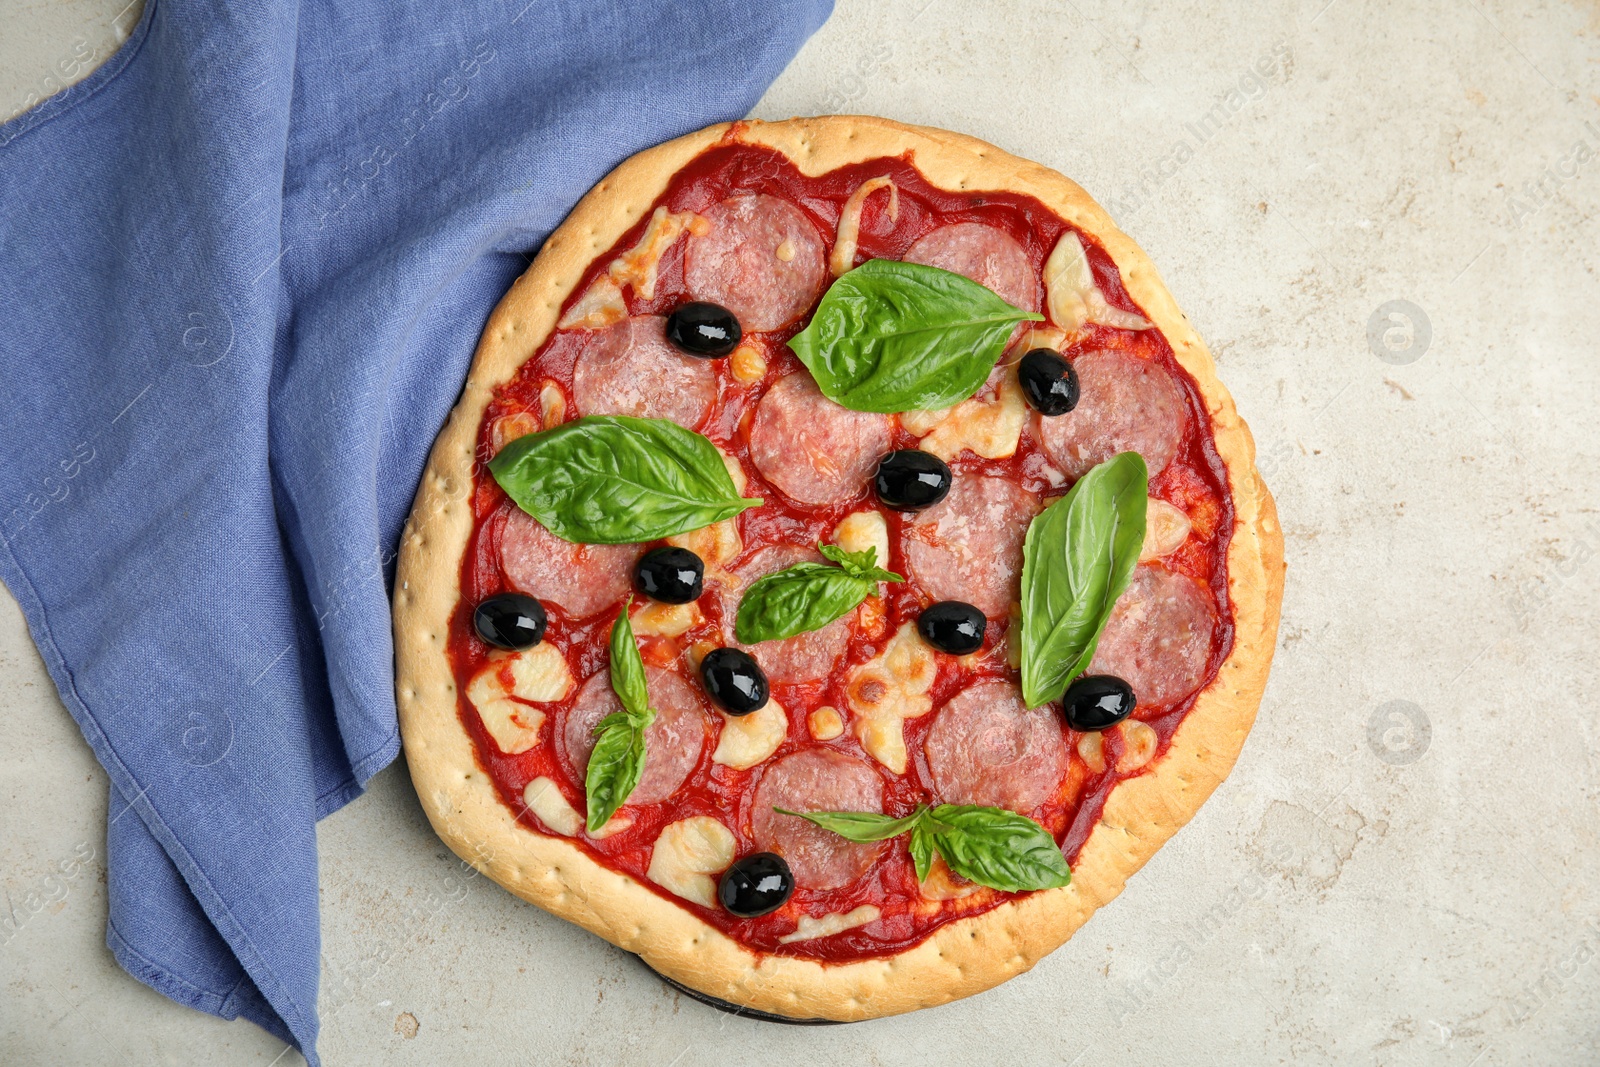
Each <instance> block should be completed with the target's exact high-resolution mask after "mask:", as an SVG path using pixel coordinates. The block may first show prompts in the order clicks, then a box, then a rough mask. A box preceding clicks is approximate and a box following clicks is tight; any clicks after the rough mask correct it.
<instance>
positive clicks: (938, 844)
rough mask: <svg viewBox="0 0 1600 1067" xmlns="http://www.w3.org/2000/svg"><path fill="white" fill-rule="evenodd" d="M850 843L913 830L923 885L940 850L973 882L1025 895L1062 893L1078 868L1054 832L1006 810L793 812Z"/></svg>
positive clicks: (960, 806) (953, 806)
mask: <svg viewBox="0 0 1600 1067" xmlns="http://www.w3.org/2000/svg"><path fill="white" fill-rule="evenodd" d="M773 810H774V811H776V812H778V813H779V814H780V815H794V816H798V817H799V818H802V819H805V820H807V821H809V822H813V823H815V824H816V825H818V826H820V827H822V828H823V829H824V830H831V831H832V832H834V833H836V834H838V835H839V836H840V837H843V838H845V839H846V840H849V841H886V840H888V839H889V838H891V837H897V836H899V835H900V834H903V833H905V832H906V831H908V830H909V831H910V832H911V839H910V841H909V843H908V847H909V849H910V852H911V861H912V864H913V865H914V866H915V867H916V871H917V881H919V882H925V881H927V880H928V871H929V870H930V869H932V866H933V854H934V853H935V852H937V853H938V854H939V855H940V856H942V857H943V858H944V862H945V864H946V866H948V867H949V868H950V869H951V870H952V871H954V872H955V873H956V874H959V875H960V876H961V877H963V878H965V879H966V880H967V881H969V882H976V883H977V884H978V885H982V886H988V887H989V888H990V889H999V890H1003V891H1004V892H1007V893H1021V892H1024V891H1026V890H1030V889H1056V888H1059V887H1061V886H1064V885H1066V884H1068V883H1069V882H1071V881H1072V869H1071V868H1070V867H1068V866H1067V860H1066V857H1065V856H1063V855H1062V854H1061V848H1060V846H1059V845H1057V844H1056V839H1055V838H1054V837H1052V836H1051V835H1050V831H1048V830H1046V829H1045V828H1044V827H1042V826H1040V825H1039V824H1038V823H1036V822H1034V821H1033V820H1032V819H1030V818H1028V817H1027V816H1026V815H1018V814H1017V813H1016V812H1014V811H1007V810H1006V809H1005V808H985V807H978V806H976V805H969V804H940V805H939V806H938V807H935V808H929V807H927V806H921V807H918V808H917V810H916V811H914V812H912V813H911V814H910V815H907V816H905V817H903V818H899V819H896V818H893V817H891V816H888V815H878V814H876V813H874V812H869V811H811V812H801V811H787V810H785V809H783V808H774V809H773Z"/></svg>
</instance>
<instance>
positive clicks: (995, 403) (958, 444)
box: [901, 370, 1028, 462]
mask: <svg viewBox="0 0 1600 1067" xmlns="http://www.w3.org/2000/svg"><path fill="white" fill-rule="evenodd" d="M1027 421H1028V404H1027V401H1026V400H1024V399H1023V396H1022V384H1021V383H1020V382H1019V381H1017V375H1016V372H1015V371H1011V370H1006V371H1002V372H1001V378H1000V388H999V389H998V390H997V391H996V393H995V395H994V396H993V397H992V398H990V399H987V400H980V399H979V398H977V397H969V398H968V399H966V400H963V401H962V402H961V403H959V404H957V405H956V406H955V407H954V408H951V409H950V412H949V414H948V415H946V416H945V418H944V419H942V420H941V421H940V422H939V423H938V424H937V425H936V426H934V427H933V429H932V430H931V431H929V432H928V433H927V434H926V435H925V436H924V437H923V438H922V440H921V441H919V442H918V447H920V448H921V449H922V450H923V451H924V452H931V453H933V454H934V455H936V456H938V457H939V458H940V459H942V460H945V461H946V462H948V461H950V460H952V459H954V458H955V457H956V456H958V455H960V454H961V452H962V451H963V450H970V451H972V452H973V453H974V454H975V455H979V456H982V457H983V458H984V459H1004V458H1006V457H1007V456H1010V455H1013V454H1015V453H1016V451H1017V442H1018V441H1019V440H1020V439H1021V437H1022V427H1023V425H1024V424H1025V423H1026V422H1027ZM901 425H902V426H903V425H905V420H904V419H903V418H902V419H901ZM908 429H909V427H908Z"/></svg>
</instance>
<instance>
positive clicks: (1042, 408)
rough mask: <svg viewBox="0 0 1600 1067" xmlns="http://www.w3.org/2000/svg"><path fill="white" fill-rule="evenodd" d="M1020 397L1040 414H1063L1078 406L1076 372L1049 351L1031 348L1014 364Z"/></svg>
mask: <svg viewBox="0 0 1600 1067" xmlns="http://www.w3.org/2000/svg"><path fill="white" fill-rule="evenodd" d="M1017 380H1018V381H1019V382H1021V383H1022V395H1023V396H1025V397H1027V398H1028V403H1030V404H1032V405H1033V408H1034V410H1035V411H1037V412H1038V413H1039V414H1041V415H1065V414H1066V413H1067V412H1069V411H1071V410H1072V409H1073V408H1075V407H1077V406H1078V372H1077V370H1076V369H1074V368H1073V366H1072V364H1071V363H1068V362H1067V361H1066V360H1064V359H1062V358H1061V353H1060V352H1057V351H1056V350H1055V349H1053V348H1035V349H1034V350H1033V351H1032V352H1029V353H1028V354H1027V355H1025V356H1023V357H1022V362H1021V363H1019V364H1018V365H1017Z"/></svg>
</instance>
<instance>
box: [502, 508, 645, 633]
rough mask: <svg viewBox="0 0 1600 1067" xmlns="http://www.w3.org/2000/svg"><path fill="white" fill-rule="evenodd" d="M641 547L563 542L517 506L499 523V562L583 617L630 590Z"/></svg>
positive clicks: (527, 589) (535, 591)
mask: <svg viewBox="0 0 1600 1067" xmlns="http://www.w3.org/2000/svg"><path fill="white" fill-rule="evenodd" d="M641 552H642V549H641V548H640V547H639V546H638V545H575V544H573V543H572V542H571V541H563V540H562V539H561V538H559V537H557V536H556V535H555V534H553V533H551V532H550V531H549V530H546V529H545V528H544V527H543V526H542V525H540V523H539V520H537V519H535V518H534V517H533V516H531V515H529V514H528V513H527V512H525V511H523V510H522V509H520V508H515V507H513V508H511V509H510V513H509V515H508V516H507V518H506V522H505V525H504V526H502V527H501V528H500V567H501V569H502V570H504V571H505V575H506V578H507V580H509V581H510V582H511V584H512V585H513V586H515V587H516V588H517V589H519V590H520V591H522V592H524V593H527V594H528V595H529V596H534V597H538V598H539V599H540V600H548V601H551V602H552V603H554V604H556V605H558V606H560V607H561V608H562V609H564V610H565V611H566V612H567V613H568V614H569V615H572V616H573V617H575V618H580V619H581V618H583V617H584V616H587V615H593V614H594V613H595V612H597V611H599V610H600V609H602V608H608V607H610V606H611V605H613V604H615V603H616V602H617V601H619V600H621V599H622V598H623V597H624V596H626V595H627V593H628V589H629V588H630V585H631V583H632V581H633V565H634V563H635V562H637V561H638V559H639V555H640V553H641Z"/></svg>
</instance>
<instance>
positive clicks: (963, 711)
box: [923, 681, 1068, 815]
mask: <svg viewBox="0 0 1600 1067" xmlns="http://www.w3.org/2000/svg"><path fill="white" fill-rule="evenodd" d="M923 752H924V753H926V755H927V757H928V771H929V773H930V774H931V775H932V777H933V791H934V794H935V795H936V796H937V797H938V798H939V799H940V800H942V801H944V802H945V803H947V804H981V805H984V806H986V807H994V808H1010V809H1011V810H1012V811H1016V812H1021V813H1022V814H1024V815H1026V814H1029V813H1030V812H1032V811H1034V810H1035V809H1036V808H1038V807H1039V805H1040V804H1043V803H1044V802H1045V801H1047V800H1049V799H1050V798H1051V797H1052V796H1054V795H1055V792H1056V790H1057V789H1059V788H1060V787H1061V780H1062V778H1063V777H1064V776H1065V775H1066V773H1067V761H1068V754H1067V741H1066V737H1065V735H1064V734H1063V733H1062V727H1061V720H1060V716H1059V714H1058V713H1057V711H1056V710H1055V707H1054V706H1053V705H1050V704H1046V705H1044V706H1043V707H1038V708H1033V709H1032V710H1029V709H1028V708H1027V707H1026V706H1025V705H1024V704H1023V701H1022V693H1021V691H1020V690H1019V689H1018V688H1017V687H1016V685H1015V684H1013V683H1011V682H1001V681H991V682H978V683H977V684H975V685H970V686H968V687H967V688H965V689H963V690H961V692H959V693H957V694H956V695H955V696H953V697H951V698H950V702H949V703H947V704H946V705H945V706H944V707H942V708H940V709H939V713H938V715H936V716H935V717H934V720H933V727H932V728H931V729H930V730H929V731H928V739H927V740H926V741H925V742H923Z"/></svg>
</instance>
